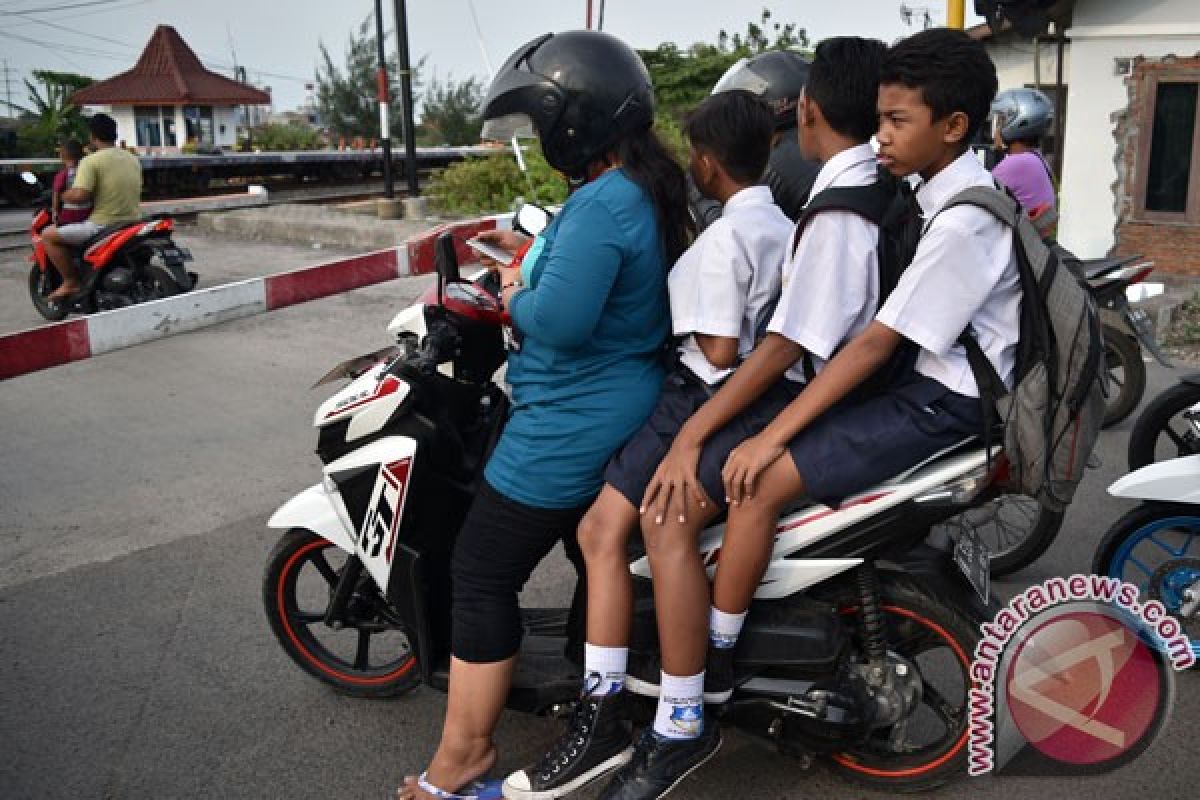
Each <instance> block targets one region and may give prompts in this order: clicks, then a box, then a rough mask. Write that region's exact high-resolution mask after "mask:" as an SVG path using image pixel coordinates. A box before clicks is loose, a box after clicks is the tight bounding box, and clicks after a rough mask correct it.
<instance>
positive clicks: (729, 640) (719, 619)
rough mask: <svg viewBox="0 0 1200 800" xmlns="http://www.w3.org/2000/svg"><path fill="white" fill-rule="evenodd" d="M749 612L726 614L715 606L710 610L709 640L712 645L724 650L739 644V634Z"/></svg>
mask: <svg viewBox="0 0 1200 800" xmlns="http://www.w3.org/2000/svg"><path fill="white" fill-rule="evenodd" d="M748 613H750V612H748V611H743V612H742V613H740V614H726V613H725V612H724V611H722V610H721V609H719V608H717V607H716V606H713V607H712V608H711V610H709V612H708V641H709V642H711V643H712V646H713V647H716V648H718V649H722V650H723V649H725V648H729V647H733V646H734V645H735V644H737V640H738V635H739V634H740V633H741V632H742V624H743V623H745V621H746V614H748Z"/></svg>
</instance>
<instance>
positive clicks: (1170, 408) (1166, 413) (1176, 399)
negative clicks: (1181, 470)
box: [1128, 383, 1200, 472]
mask: <svg viewBox="0 0 1200 800" xmlns="http://www.w3.org/2000/svg"><path fill="white" fill-rule="evenodd" d="M1194 407H1195V408H1194ZM1197 453H1200V386H1197V385H1195V384H1193V383H1180V384H1176V385H1175V386H1172V387H1171V388H1170V389H1167V390H1166V391H1165V392H1163V393H1162V394H1160V395H1159V396H1158V397H1156V398H1154V399H1153V400H1151V401H1150V403H1149V404H1148V405H1147V406H1146V408H1145V410H1143V411H1142V413H1141V414H1140V415H1139V416H1138V418H1137V422H1135V423H1134V424H1133V430H1132V431H1131V432H1130V433H1129V455H1128V458H1129V471H1130V472H1133V471H1134V470H1138V469H1141V468H1142V467H1144V466H1146V465H1148V464H1153V463H1154V462H1156V461H1163V460H1166V459H1168V458H1178V457H1179V456H1191V455H1196V454H1197Z"/></svg>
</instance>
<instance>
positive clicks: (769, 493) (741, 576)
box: [713, 452, 804, 614]
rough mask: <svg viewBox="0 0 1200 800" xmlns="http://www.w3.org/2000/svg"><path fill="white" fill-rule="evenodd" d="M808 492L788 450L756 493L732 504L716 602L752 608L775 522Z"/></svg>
mask: <svg viewBox="0 0 1200 800" xmlns="http://www.w3.org/2000/svg"><path fill="white" fill-rule="evenodd" d="M802 494H804V481H803V480H802V479H801V477H800V473H799V472H798V471H797V470H796V462H795V461H793V460H792V458H791V457H790V456H789V455H788V454H787V453H786V452H785V453H784V454H783V455H782V456H781V457H779V458H778V459H776V460H775V463H773V464H772V465H771V466H769V467H767V469H766V470H764V471H763V473H762V475H760V476H759V478H758V481H757V489H756V490H755V492H754V497H753V498H751V499H748V500H744V501H743V502H742V503H741V505H736V506H730V508H729V520H728V522H727V523H726V526H725V541H724V543H723V544H722V545H721V561H720V564H719V566H718V567H717V574H716V577H715V578H714V580H713V605H714V606H716V607H717V609H719V610H721V611H724V612H726V613H729V614H740V613H742V612H743V611H746V610H747V609H748V608H750V601H751V599H753V597H754V592H755V590H756V589H757V588H758V584H759V582H760V581H762V576H763V573H764V572H766V569H767V564H768V563H769V562H770V559H771V551H772V550H773V549H774V547H775V526H776V524H777V523H778V521H779V513H780V512H781V511H782V510H783V509H784V507H785V506H786V505H788V504H789V503H791V502H792V501H793V500H795V499H796V498H797V497H800V496H801V495H802Z"/></svg>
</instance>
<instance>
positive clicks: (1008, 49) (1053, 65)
mask: <svg viewBox="0 0 1200 800" xmlns="http://www.w3.org/2000/svg"><path fill="white" fill-rule="evenodd" d="M984 45H985V46H986V47H987V51H988V55H990V56H991V57H992V63H994V64H995V65H996V78H997V79H998V81H999V84H1000V91H1004V90H1005V89H1017V88H1020V87H1022V86H1030V85H1034V84H1036V83H1037V82H1038V81H1037V79H1038V78H1039V77H1040V78H1041V83H1042V85H1043V86H1051V87H1052V86H1054V84H1055V82H1056V81H1057V80H1058V46H1057V45H1056V44H1054V43H1053V42H1043V43H1041V44H1039V45H1038V46H1037V53H1038V57H1039V60H1040V61H1041V75H1040V76H1039V75H1038V74H1037V71H1036V70H1035V69H1034V60H1033V54H1034V44H1033V42H1032V41H1030V40H1029V39H1017V38H1016V37H1012V36H1005V35H1001V36H1000V37H999V38H992V39H989V40H987V41H985V42H984ZM1070 82H1071V45H1070V44H1067V45H1066V47H1064V48H1063V83H1067V84H1069V83H1070Z"/></svg>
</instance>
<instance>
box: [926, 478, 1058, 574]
mask: <svg viewBox="0 0 1200 800" xmlns="http://www.w3.org/2000/svg"><path fill="white" fill-rule="evenodd" d="M1062 524H1063V513H1062V512H1060V511H1051V510H1050V509H1048V508H1045V507H1044V506H1042V505H1041V504H1040V503H1038V501H1037V500H1035V499H1034V498H1032V497H1026V496H1024V495H1010V494H1004V495H1000V496H999V497H997V498H995V499H994V500H992V501H990V502H988V503H985V504H984V505H981V506H977V507H976V508H971V509H968V510H966V511H964V512H963V513H961V514H959V515H957V516H954V517H951V518H950V519H948V520H946V521H945V522H942V523H940V524H939V525H938V526H936V527H942V528H945V529H946V534H947V536H948V537H949V539H950V540H951V541H958V535H957V532H956V531H955V528H959V529H963V528H968V527H969V528H971V529H973V530H974V531H975V533H976V535H977V536H978V537H979V539H980V541H981V542H982V543H983V544H985V545H987V548H988V550H989V551H990V552H991V559H990V560H989V561H988V563H989V565H990V566H991V572H992V575H993V576H995V577H1002V576H1004V575H1011V574H1012V573H1014V572H1017V571H1019V570H1022V569H1025V567H1028V566H1029V565H1030V564H1032V563H1033V562H1034V561H1037V560H1038V559H1039V558H1041V557H1042V554H1043V553H1045V552H1046V550H1047V549H1048V548H1049V547H1050V545H1052V544H1054V540H1055V539H1056V538H1057V537H1058V531H1059V529H1060V528H1062Z"/></svg>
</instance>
